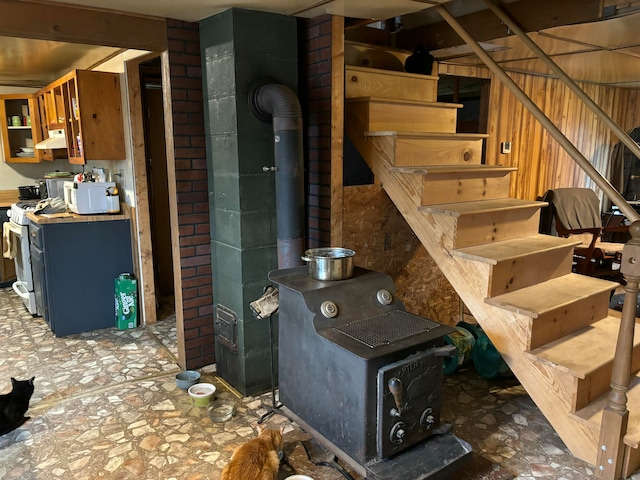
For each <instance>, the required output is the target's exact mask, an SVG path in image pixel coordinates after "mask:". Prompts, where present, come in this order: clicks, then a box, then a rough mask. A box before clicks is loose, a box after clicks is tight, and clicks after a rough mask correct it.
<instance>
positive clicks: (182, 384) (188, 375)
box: [176, 370, 200, 390]
mask: <svg viewBox="0 0 640 480" xmlns="http://www.w3.org/2000/svg"><path fill="white" fill-rule="evenodd" d="M198 381H200V372H196V371H193V370H185V371H184V372H180V373H178V374H176V386H177V387H178V388H180V389H182V390H188V389H189V387H191V386H192V385H195V384H196V383H198Z"/></svg>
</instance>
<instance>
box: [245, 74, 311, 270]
mask: <svg viewBox="0 0 640 480" xmlns="http://www.w3.org/2000/svg"><path fill="white" fill-rule="evenodd" d="M249 103H250V105H251V108H252V110H253V113H254V114H255V115H256V116H257V117H258V118H259V119H261V120H263V121H265V122H268V121H271V119H273V144H274V154H275V174H276V217H277V218H276V220H277V226H278V232H277V246H278V268H289V267H295V266H298V265H301V264H302V260H301V257H302V255H303V254H304V248H305V247H304V244H305V236H304V229H305V217H304V214H305V213H304V157H303V144H302V110H301V108H300V103H299V101H298V98H297V97H296V94H295V93H294V92H293V90H291V89H290V88H289V87H287V86H285V85H278V84H274V83H260V84H256V85H255V86H254V87H253V88H252V89H251V91H250V92H249Z"/></svg>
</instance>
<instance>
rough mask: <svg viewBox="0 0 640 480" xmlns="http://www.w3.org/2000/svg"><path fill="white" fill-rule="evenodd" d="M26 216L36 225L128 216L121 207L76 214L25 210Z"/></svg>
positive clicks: (124, 217) (97, 220) (95, 220)
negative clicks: (108, 210)
mask: <svg viewBox="0 0 640 480" xmlns="http://www.w3.org/2000/svg"><path fill="white" fill-rule="evenodd" d="M26 215H27V218H28V219H29V220H31V221H32V222H34V223H37V224H38V225H44V224H48V223H73V222H110V221H113V220H128V219H129V218H130V216H129V214H128V210H127V209H123V210H121V211H120V213H105V214H102V215H78V214H77V213H72V212H66V213H49V214H47V213H45V214H42V215H35V214H34V213H33V212H27V214H26Z"/></svg>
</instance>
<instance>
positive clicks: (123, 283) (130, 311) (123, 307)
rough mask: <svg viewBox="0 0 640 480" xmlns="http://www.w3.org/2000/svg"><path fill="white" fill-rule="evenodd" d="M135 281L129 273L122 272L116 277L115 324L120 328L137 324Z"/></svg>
mask: <svg viewBox="0 0 640 480" xmlns="http://www.w3.org/2000/svg"><path fill="white" fill-rule="evenodd" d="M137 283H138V282H137V280H136V279H135V278H134V277H133V276H132V275H131V274H126V273H123V274H121V275H118V277H116V280H115V301H116V305H115V307H116V326H117V327H118V328H119V329H121V330H125V329H128V328H135V327H136V326H137V316H138V315H137V304H138V288H137Z"/></svg>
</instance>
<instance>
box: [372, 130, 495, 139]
mask: <svg viewBox="0 0 640 480" xmlns="http://www.w3.org/2000/svg"><path fill="white" fill-rule="evenodd" d="M364 136H365V137H396V138H402V139H405V138H406V139H425V140H455V139H457V140H480V139H482V138H489V134H487V133H439V132H433V133H431V132H424V133H423V132H398V131H395V130H382V131H373V132H364Z"/></svg>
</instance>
